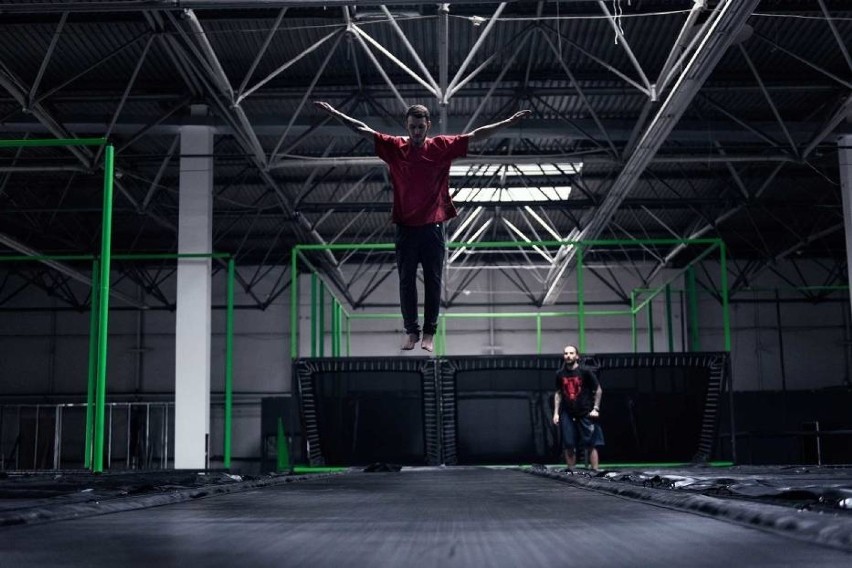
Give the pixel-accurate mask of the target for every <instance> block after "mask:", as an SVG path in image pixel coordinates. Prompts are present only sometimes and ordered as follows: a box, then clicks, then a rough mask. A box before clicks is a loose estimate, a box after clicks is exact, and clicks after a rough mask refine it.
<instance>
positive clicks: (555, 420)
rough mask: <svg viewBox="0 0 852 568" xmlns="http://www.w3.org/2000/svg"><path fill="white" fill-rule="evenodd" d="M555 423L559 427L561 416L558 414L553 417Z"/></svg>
mask: <svg viewBox="0 0 852 568" xmlns="http://www.w3.org/2000/svg"><path fill="white" fill-rule="evenodd" d="M553 423H554V424H555V425H557V426H558V425H559V415H558V414H554V415H553Z"/></svg>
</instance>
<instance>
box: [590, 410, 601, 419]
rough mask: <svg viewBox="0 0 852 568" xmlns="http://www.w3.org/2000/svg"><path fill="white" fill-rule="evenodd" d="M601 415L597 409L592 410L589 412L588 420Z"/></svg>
mask: <svg viewBox="0 0 852 568" xmlns="http://www.w3.org/2000/svg"><path fill="white" fill-rule="evenodd" d="M600 415H601V413H600V411H599V410H598V409H597V408H593V409H592V411H591V412H589V418H597V417H598V416H600Z"/></svg>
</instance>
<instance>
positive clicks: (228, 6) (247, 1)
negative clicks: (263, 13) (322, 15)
mask: <svg viewBox="0 0 852 568" xmlns="http://www.w3.org/2000/svg"><path fill="white" fill-rule="evenodd" d="M516 1H518V0H509V1H508V2H505V3H514V2H516ZM561 1H562V2H564V3H572V2H574V3H583V2H588V1H589V0H561ZM386 3H387V0H379V1H371V0H367V1H364V0H357V1H356V0H122V1H121V2H103V1H100V2H85V1H73V0H66V1H64V2H61V1H60V2H52V3H44V2H41V1H30V2H27V1H23V0H19V1H18V2H16V3H15V4H5V5H3V6H2V11H3V12H4V13H6V14H46V13H56V12H73V13H79V12H86V13H98V12H104V13H108V12H153V11H158V12H159V11H166V10H171V11H179V10H184V9H193V10H246V9H253V10H258V9H269V8H273V9H274V8H327V7H346V6H353V5H356V4H357V5H358V6H359V7H366V6H376V7H379V6H382V5H383V4H386ZM493 3H494V2H493V0H490V1H489V0H465V1H464V4H493ZM392 4H393V5H394V6H421V5H423V4H428V2H423V0H393V2H392ZM449 4H452V2H449Z"/></svg>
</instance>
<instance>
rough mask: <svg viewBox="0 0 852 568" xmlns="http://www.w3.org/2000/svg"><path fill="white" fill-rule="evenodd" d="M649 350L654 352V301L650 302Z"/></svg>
mask: <svg viewBox="0 0 852 568" xmlns="http://www.w3.org/2000/svg"><path fill="white" fill-rule="evenodd" d="M647 309H648V351H650V352H651V353H653V352H654V301H653V300H652V301H651V302H649V303H648V306H647Z"/></svg>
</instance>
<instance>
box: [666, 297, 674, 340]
mask: <svg viewBox="0 0 852 568" xmlns="http://www.w3.org/2000/svg"><path fill="white" fill-rule="evenodd" d="M666 338H667V340H668V343H669V353H674V326H673V325H672V287H671V286H670V285H669V284H666Z"/></svg>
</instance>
